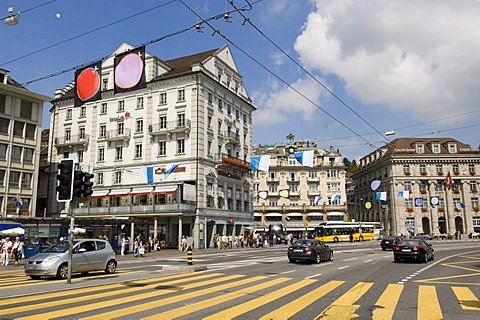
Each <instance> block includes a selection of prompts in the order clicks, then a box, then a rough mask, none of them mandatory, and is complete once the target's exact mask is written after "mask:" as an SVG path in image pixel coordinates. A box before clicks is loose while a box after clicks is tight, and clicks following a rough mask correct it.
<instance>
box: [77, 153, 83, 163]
mask: <svg viewBox="0 0 480 320" xmlns="http://www.w3.org/2000/svg"><path fill="white" fill-rule="evenodd" d="M77 156H78V162H83V150H78V153H77Z"/></svg>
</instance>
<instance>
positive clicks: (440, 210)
mask: <svg viewBox="0 0 480 320" xmlns="http://www.w3.org/2000/svg"><path fill="white" fill-rule="evenodd" d="M437 210H438V212H444V211H445V208H438V209H437Z"/></svg>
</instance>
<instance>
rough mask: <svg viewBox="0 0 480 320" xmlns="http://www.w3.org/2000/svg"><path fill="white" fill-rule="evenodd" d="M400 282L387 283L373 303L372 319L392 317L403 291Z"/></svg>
mask: <svg viewBox="0 0 480 320" xmlns="http://www.w3.org/2000/svg"><path fill="white" fill-rule="evenodd" d="M403 288H404V287H403V285H402V284H389V285H388V286H387V289H385V291H384V292H383V293H382V295H381V296H380V298H379V299H378V300H377V303H376V304H375V309H374V310H373V313H372V320H377V319H378V320H386V319H392V317H393V313H394V312H395V308H396V307H397V303H398V300H399V299H400V295H401V294H402V291H403Z"/></svg>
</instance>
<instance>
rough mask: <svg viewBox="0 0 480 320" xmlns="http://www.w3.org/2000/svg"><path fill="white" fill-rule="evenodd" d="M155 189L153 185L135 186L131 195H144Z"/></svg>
mask: <svg viewBox="0 0 480 320" xmlns="http://www.w3.org/2000/svg"><path fill="white" fill-rule="evenodd" d="M152 191H153V187H149V188H133V190H132V192H130V195H131V196H143V195H146V194H149V193H151V192H152Z"/></svg>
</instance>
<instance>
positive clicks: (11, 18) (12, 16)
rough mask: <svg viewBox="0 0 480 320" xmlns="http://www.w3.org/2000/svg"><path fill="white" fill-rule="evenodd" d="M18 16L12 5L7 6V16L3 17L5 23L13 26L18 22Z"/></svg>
mask: <svg viewBox="0 0 480 320" xmlns="http://www.w3.org/2000/svg"><path fill="white" fill-rule="evenodd" d="M18 17H20V13H17V14H14V13H13V7H8V17H7V18H5V23H6V24H7V25H9V26H14V25H16V24H18Z"/></svg>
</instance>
